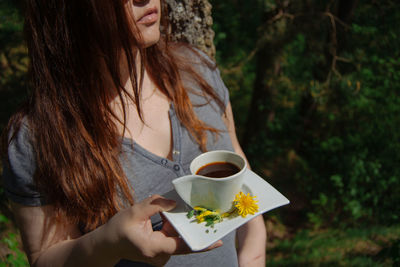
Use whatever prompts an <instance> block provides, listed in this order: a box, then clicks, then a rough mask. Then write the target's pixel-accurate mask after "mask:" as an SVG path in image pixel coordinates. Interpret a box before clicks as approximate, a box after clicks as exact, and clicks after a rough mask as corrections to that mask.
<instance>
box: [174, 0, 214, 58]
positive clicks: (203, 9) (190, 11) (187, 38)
mask: <svg viewBox="0 0 400 267" xmlns="http://www.w3.org/2000/svg"><path fill="white" fill-rule="evenodd" d="M166 3H167V5H168V17H169V23H170V27H169V29H168V30H169V32H170V33H171V36H172V40H173V41H179V42H185V43H189V44H191V45H193V46H196V47H197V48H199V49H200V50H202V51H203V52H205V53H206V54H207V55H208V56H210V57H211V58H213V59H214V57H215V46H214V42H213V41H214V31H213V30H212V28H211V27H212V24H213V20H212V17H211V4H210V3H209V2H208V0H166Z"/></svg>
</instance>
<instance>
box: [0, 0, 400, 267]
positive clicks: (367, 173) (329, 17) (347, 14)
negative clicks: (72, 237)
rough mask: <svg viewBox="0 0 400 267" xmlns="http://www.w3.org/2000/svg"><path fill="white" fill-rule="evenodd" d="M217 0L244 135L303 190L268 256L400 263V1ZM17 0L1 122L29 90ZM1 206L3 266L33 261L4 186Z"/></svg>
mask: <svg viewBox="0 0 400 267" xmlns="http://www.w3.org/2000/svg"><path fill="white" fill-rule="evenodd" d="M210 2H211V4H212V5H213V18H214V25H213V27H214V30H215V33H216V36H215V44H216V46H217V62H218V64H219V67H220V69H221V71H222V74H223V78H224V81H225V83H226V85H227V86H228V88H229V89H230V92H231V102H232V106H233V108H234V114H235V119H236V127H237V132H238V134H239V137H240V139H241V144H242V146H243V148H244V149H245V152H246V155H247V156H248V157H249V159H250V162H251V164H252V168H253V169H254V170H255V171H256V172H257V173H259V174H260V175H262V176H264V178H265V179H266V180H268V182H270V183H271V184H272V185H274V186H275V187H277V188H278V189H279V190H280V191H281V192H283V193H284V194H285V195H286V196H287V197H288V198H289V199H290V200H291V204H290V205H289V206H287V207H284V208H281V209H278V210H277V211H274V212H272V213H268V214H267V215H266V217H265V218H266V222H267V225H268V223H272V224H273V231H272V234H270V237H269V239H271V240H272V241H273V244H270V252H269V254H268V253H267V255H269V258H268V262H269V263H270V264H271V265H305V264H306V265H320V264H322V263H325V264H331V265H335V266H336V265H346V266H353V265H354V266H375V265H382V266H390V265H396V264H399V263H400V259H399V255H400V253H399V248H400V245H399V238H400V224H399V215H400V208H399V205H398V203H400V170H399V168H398V165H399V163H400V156H399V153H398V151H400V136H399V130H398V126H399V125H400V100H399V99H400V98H399V93H400V51H399V47H400V27H398V22H399V21H400V4H399V3H397V1H390V0H382V1H374V0H370V1H367V0H349V1H345V0H330V1H319V0H307V1H306V0H304V1H297V0H282V1H278V0H248V1H246V2H243V1H238V0H226V1H219V0H211V1H210ZM16 3H18V2H15V1H11V0H0V95H1V98H0V101H1V102H0V128H1V129H2V128H3V127H4V125H5V123H6V121H7V119H8V117H9V116H10V114H12V112H13V111H14V110H15V109H16V107H17V106H18V105H19V104H20V103H21V102H22V101H23V99H24V98H25V95H26V93H25V92H26V88H25V86H26V85H25V84H26V82H25V73H26V69H27V62H26V49H25V46H24V44H23V41H22V18H21V16H20V13H19V12H18V9H17V6H16ZM0 208H1V210H0V212H1V213H0V251H4V249H5V250H6V251H8V252H7V253H6V254H5V255H0V266H25V265H26V264H27V263H26V258H24V256H23V255H22V253H21V247H20V245H19V237H18V235H16V234H15V233H16V230H15V228H14V226H13V223H12V220H11V221H10V219H12V216H11V214H9V211H8V209H7V203H6V199H5V197H4V194H3V192H2V189H1V186H0ZM282 229H283V230H282ZM279 231H282V232H283V234H281V235H279V234H278V232H279ZM360 242H364V243H361V244H364V245H365V244H366V245H365V246H366V247H368V248H371V247H372V248H374V247H375V248H376V250H374V251H372V252H371V249H370V250H368V251H369V252H368V253H367V254H368V255H367V256H366V257H364V256H362V257H361V256H360V255H361V254H362V253H364V252H362V253H361V252H359V251H358V250H357V245H358V244H360ZM365 242H366V243H365ZM355 253H356V254H357V253H358V254H357V255H356V257H355ZM346 257H347V258H348V259H347V258H346Z"/></svg>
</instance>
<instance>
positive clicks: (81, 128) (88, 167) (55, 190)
mask: <svg viewBox="0 0 400 267" xmlns="http://www.w3.org/2000/svg"><path fill="white" fill-rule="evenodd" d="M162 6H163V12H162V13H163V14H165V13H166V5H165V4H164V3H162ZM25 12H26V20H25V34H26V41H27V46H28V51H29V57H30V81H31V83H30V85H31V88H32V93H31V96H30V98H29V100H28V101H27V103H26V104H25V105H24V106H23V108H21V109H20V110H19V111H18V112H17V113H16V114H15V115H13V117H12V118H11V119H10V121H9V124H8V127H7V128H6V131H5V133H6V134H5V135H4V136H6V138H5V140H4V142H7V143H6V144H5V147H8V145H9V143H10V142H11V140H12V138H11V140H10V138H8V136H10V135H11V136H13V135H15V134H16V133H17V132H18V131H19V129H20V127H21V125H22V123H23V121H26V122H27V125H29V130H30V133H31V135H32V146H33V150H34V153H35V159H36V171H35V175H34V181H35V183H36V184H37V186H38V188H39V189H40V191H41V193H43V194H44V195H45V196H46V200H47V201H49V202H50V203H51V204H52V205H54V207H55V210H56V218H58V219H62V221H66V220H68V221H69V222H71V223H76V224H78V223H82V222H84V223H85V229H84V230H85V231H90V230H93V229H95V228H96V227H98V226H99V225H101V224H104V223H105V222H106V221H107V220H108V219H109V218H110V217H111V216H113V215H114V214H115V213H116V212H117V211H118V210H120V209H121V208H123V207H124V206H125V205H126V204H127V203H129V204H133V196H132V193H131V192H132V190H131V189H132V188H131V187H130V185H129V184H128V183H127V179H126V176H125V174H124V172H123V169H122V166H121V163H120V160H119V155H120V152H121V133H120V132H118V130H117V124H118V123H121V124H122V125H123V127H124V129H125V118H126V110H125V106H124V105H122V108H123V114H124V119H123V120H118V116H116V113H115V112H114V111H113V110H112V108H110V105H109V103H110V87H109V86H107V85H109V84H110V83H109V82H108V81H109V80H110V79H111V80H112V83H113V84H112V87H113V88H112V90H115V91H114V92H113V93H114V94H117V96H118V97H119V98H120V100H121V103H124V101H123V99H124V97H125V98H126V97H129V98H130V99H131V100H132V101H134V103H135V104H136V108H137V110H138V112H139V115H140V116H141V114H142V113H141V110H140V103H139V99H140V97H139V95H140V90H141V81H140V80H138V75H137V73H141V74H143V73H144V69H146V70H147V71H148V73H149V75H150V77H151V79H152V80H153V82H154V83H155V84H156V85H157V86H158V88H159V89H160V90H161V91H162V92H163V93H164V94H165V95H166V96H167V97H168V98H169V99H170V101H171V102H173V104H174V106H175V108H176V113H177V116H178V118H179V120H180V121H181V123H182V124H183V125H184V126H185V127H186V128H187V129H188V130H189V132H190V134H191V135H192V137H193V138H194V140H196V142H197V143H198V144H199V147H200V148H201V150H203V151H205V150H206V143H207V135H206V132H207V131H211V132H213V133H217V132H218V131H217V130H216V129H214V128H211V127H209V126H207V125H206V124H205V123H203V122H202V121H201V120H199V119H198V118H197V116H196V114H195V113H194V111H193V106H192V104H191V102H190V100H189V97H188V93H187V91H188V90H190V88H185V87H184V84H183V82H182V79H181V77H180V73H181V72H182V71H186V72H188V73H190V74H191V75H192V76H193V78H194V80H196V81H198V84H199V85H200V87H201V88H202V92H203V93H205V95H206V96H208V97H210V98H211V99H214V100H215V101H216V102H217V103H218V105H220V106H221V107H223V103H222V101H221V100H220V99H219V98H218V96H217V95H216V94H215V92H214V91H213V89H212V88H211V87H210V86H209V85H208V84H207V82H205V81H204V79H202V78H201V76H200V75H199V74H197V73H196V71H195V70H194V69H193V68H192V67H191V65H190V64H188V63H185V61H184V60H183V58H182V57H179V56H178V55H177V53H176V52H175V51H176V50H177V49H178V47H179V46H178V45H177V44H173V43H170V42H169V37H168V33H166V32H164V33H163V36H162V38H161V40H160V41H159V42H158V43H157V44H155V45H153V46H151V47H148V48H143V47H142V46H141V41H140V40H141V36H140V32H139V31H138V29H137V27H136V25H135V24H134V23H132V21H133V19H132V16H131V15H130V14H132V13H130V12H129V10H127V8H126V7H125V6H124V1H110V0H29V1H27V4H26V7H25ZM165 17H166V16H165V15H164V16H163V18H162V25H163V29H168V25H167V23H168V22H167V19H166V18H165ZM188 49H190V48H188ZM190 50H191V51H192V52H193V53H197V52H196V51H194V50H193V49H190ZM137 52H139V54H140V57H141V68H140V69H139V70H137V69H136V64H135V59H136V53H137ZM197 54H198V53H197ZM121 58H125V59H126V62H127V67H128V69H129V73H130V78H131V81H132V87H133V95H130V94H129V93H128V92H127V91H126V90H125V88H124V86H123V85H122V82H121V77H120V73H121V69H120V68H121V67H120V59H121ZM204 62H205V63H207V62H208V61H206V60H204ZM208 64H210V63H209V62H208ZM210 67H211V66H210ZM139 76H141V77H143V75H139Z"/></svg>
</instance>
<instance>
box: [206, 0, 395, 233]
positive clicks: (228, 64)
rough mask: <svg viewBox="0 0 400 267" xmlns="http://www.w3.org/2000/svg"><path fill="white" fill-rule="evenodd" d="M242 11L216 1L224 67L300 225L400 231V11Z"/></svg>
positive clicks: (239, 109)
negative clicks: (366, 225)
mask: <svg viewBox="0 0 400 267" xmlns="http://www.w3.org/2000/svg"><path fill="white" fill-rule="evenodd" d="M228 2H229V3H228ZM232 2H235V4H234V5H232V3H230V1H225V2H223V3H222V2H221V1H212V3H213V5H214V18H215V21H214V25H215V30H216V44H217V51H218V53H219V54H218V62H219V63H220V65H221V66H220V67H221V68H222V69H223V73H224V74H225V75H224V78H225V81H226V83H227V84H228V87H229V88H231V90H232V92H231V94H232V102H233V106H234V108H235V115H236V117H237V119H238V123H237V124H238V125H237V127H238V129H239V133H240V134H241V137H242V144H244V146H245V150H246V153H247V155H248V157H249V158H250V159H251V162H252V164H253V165H254V166H253V167H254V168H256V170H257V171H258V172H260V173H265V174H266V176H269V177H270V178H269V179H271V181H273V182H274V183H276V184H277V185H278V186H279V187H280V189H281V190H283V191H284V192H286V193H287V195H288V196H289V198H290V196H292V197H293V200H295V201H293V202H294V203H293V205H294V206H300V207H298V209H297V210H295V211H296V212H297V219H299V220H296V223H306V224H309V225H314V226H317V227H319V226H324V225H325V226H327V225H332V224H334V225H347V226H349V225H358V224H359V223H378V224H391V223H397V222H398V219H399V215H400V209H399V206H398V205H395V204H394V203H400V194H399V189H400V179H399V178H400V170H399V168H398V167H397V165H398V163H399V162H400V156H399V153H398V151H399V146H400V135H399V131H398V130H397V128H398V125H399V123H400V116H399V115H400V100H399V89H400V80H399V78H400V72H399V71H400V68H399V67H400V60H399V49H398V48H399V41H400V29H399V27H397V26H396V24H397V23H396V22H398V21H400V6H399V4H398V3H396V2H395V1H379V2H378V1H325V2H324V1H258V0H252V1H250V2H252V3H247V2H246V4H244V3H241V2H240V1H232ZM346 2H347V3H346ZM351 2H354V3H355V7H353V8H351V7H349V6H351V4H352V3H351ZM357 2H358V3H357ZM346 5H347V7H346ZM255 7H256V8H255ZM346 8H347V9H348V10H347V13H350V14H346V12H345V11H343V9H346ZM229 11H231V12H232V13H233V14H229V13H227V12H229ZM240 14H242V15H240ZM254 51H255V54H254V57H253V58H250V59H249V58H248V55H251V53H253V52H254ZM246 60H247V61H246ZM237 66H239V67H238V68H236V69H235V67H237ZM232 69H234V70H233V71H232ZM256 92H258V93H256ZM252 94H253V98H254V95H255V96H256V99H253V100H251V99H250V98H251V95H252ZM238 102H240V103H238ZM249 114H250V115H251V116H249ZM301 207H304V208H301ZM289 210H290V208H289ZM292 216H293V214H292V215H291V216H288V218H290V220H291V219H292Z"/></svg>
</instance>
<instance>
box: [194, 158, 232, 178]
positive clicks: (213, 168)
mask: <svg viewBox="0 0 400 267" xmlns="http://www.w3.org/2000/svg"><path fill="white" fill-rule="evenodd" d="M239 171H240V169H239V167H238V166H236V165H235V164H233V163H230V162H212V163H209V164H207V165H204V166H203V167H201V168H200V169H199V170H198V171H197V172H196V174H198V175H203V176H207V177H210V178H224V177H228V176H231V175H234V174H235V173H238V172H239Z"/></svg>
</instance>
